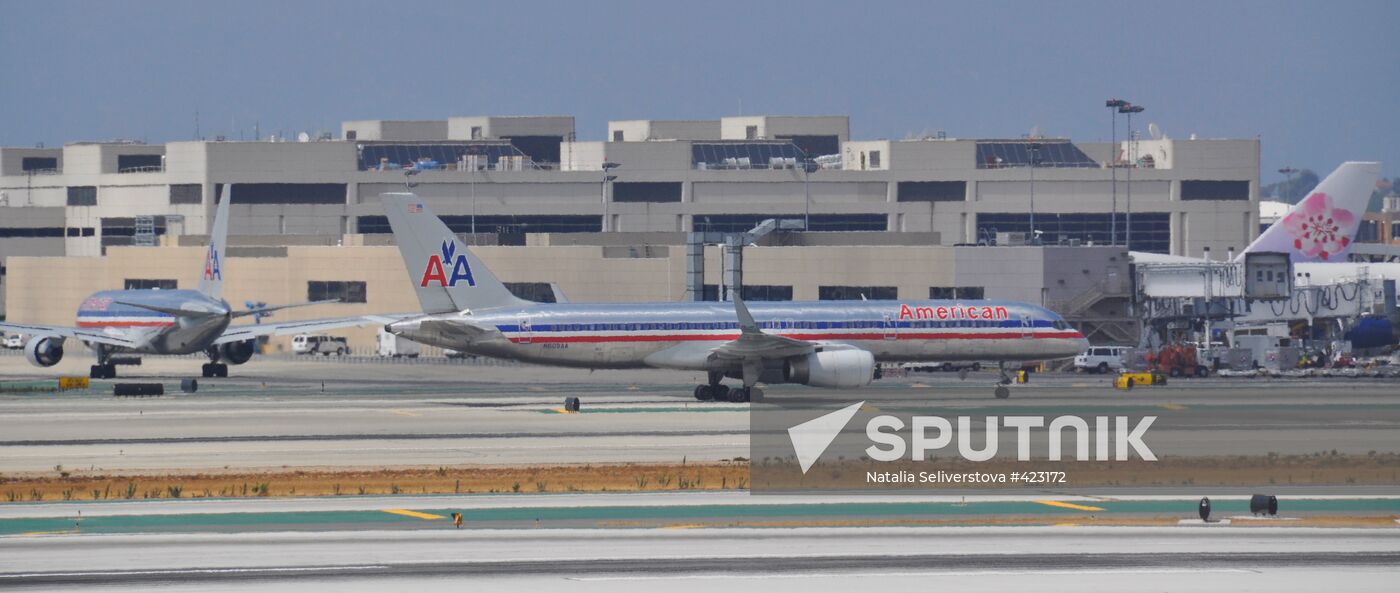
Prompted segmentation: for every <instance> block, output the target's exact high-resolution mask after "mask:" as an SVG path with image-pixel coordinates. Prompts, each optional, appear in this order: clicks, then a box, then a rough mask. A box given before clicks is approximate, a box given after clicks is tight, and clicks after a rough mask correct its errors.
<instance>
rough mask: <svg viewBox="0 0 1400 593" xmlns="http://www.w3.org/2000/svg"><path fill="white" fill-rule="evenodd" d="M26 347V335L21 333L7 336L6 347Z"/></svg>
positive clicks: (16, 348) (11, 348) (14, 348)
mask: <svg viewBox="0 0 1400 593" xmlns="http://www.w3.org/2000/svg"><path fill="white" fill-rule="evenodd" d="M23 347H24V336H22V335H20V334H10V335H7V336H5V348H8V349H10V350H19V349H20V348H23Z"/></svg>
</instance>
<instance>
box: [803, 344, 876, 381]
mask: <svg viewBox="0 0 1400 593" xmlns="http://www.w3.org/2000/svg"><path fill="white" fill-rule="evenodd" d="M874 376H875V355H874V354H871V353H870V352H869V351H866V350H833V351H827V352H815V353H812V354H808V355H807V356H805V357H800V358H790V359H788V360H787V362H785V363H784V364H783V379H784V380H786V381H787V382H789V383H801V384H803V385H811V386H813V387H835V388H840V389H850V388H854V387H861V386H863V385H866V384H868V383H870V381H871V379H872V378H874Z"/></svg>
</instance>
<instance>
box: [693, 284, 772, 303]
mask: <svg viewBox="0 0 1400 593" xmlns="http://www.w3.org/2000/svg"><path fill="white" fill-rule="evenodd" d="M739 292H740V294H741V295H742V296H743V298H744V300H746V301H790V300H792V287H791V286H779V285H776V284H754V285H747V284H746V285H744V287H743V289H741V290H740V291H739ZM700 300H702V301H718V300H719V286H718V285H715V284H706V285H705V288H704V294H702V295H701V297H700Z"/></svg>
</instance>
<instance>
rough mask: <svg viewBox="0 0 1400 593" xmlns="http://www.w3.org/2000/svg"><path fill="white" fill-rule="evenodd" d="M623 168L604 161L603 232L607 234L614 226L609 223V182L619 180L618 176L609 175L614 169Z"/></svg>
mask: <svg viewBox="0 0 1400 593" xmlns="http://www.w3.org/2000/svg"><path fill="white" fill-rule="evenodd" d="M621 166H622V165H619V164H617V163H614V162H612V161H603V164H602V167H603V232H605V233H606V232H608V230H609V227H611V226H612V225H611V224H609V222H608V182H609V181H612V180H614V179H617V176H616V175H609V174H608V173H609V172H610V171H612V170H613V169H616V168H618V167H621Z"/></svg>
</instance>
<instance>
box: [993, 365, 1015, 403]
mask: <svg viewBox="0 0 1400 593" xmlns="http://www.w3.org/2000/svg"><path fill="white" fill-rule="evenodd" d="M997 371H998V372H1000V373H1001V379H1000V380H998V381H997V386H996V389H993V390H992V395H995V396H996V398H997V399H1007V398H1009V397H1011V389H1010V388H1008V387H1007V385H1010V384H1011V383H1012V382H1014V379H1013V378H1012V376H1011V373H1010V372H1008V371H1007V370H1006V362H1005V361H1001V362H998V363H997Z"/></svg>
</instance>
